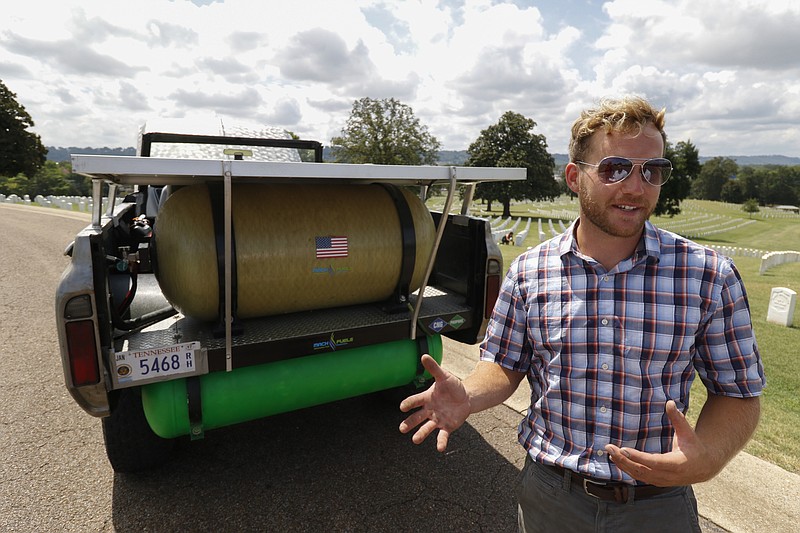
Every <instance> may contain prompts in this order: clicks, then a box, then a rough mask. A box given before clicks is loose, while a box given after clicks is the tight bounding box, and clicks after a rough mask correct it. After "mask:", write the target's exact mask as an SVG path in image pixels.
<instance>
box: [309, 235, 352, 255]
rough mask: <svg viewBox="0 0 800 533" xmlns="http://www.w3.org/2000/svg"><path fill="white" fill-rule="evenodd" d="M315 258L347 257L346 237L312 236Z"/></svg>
mask: <svg viewBox="0 0 800 533" xmlns="http://www.w3.org/2000/svg"><path fill="white" fill-rule="evenodd" d="M314 245H315V247H316V249H317V259H328V258H331V257H347V237H314Z"/></svg>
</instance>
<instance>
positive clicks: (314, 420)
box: [0, 204, 721, 532]
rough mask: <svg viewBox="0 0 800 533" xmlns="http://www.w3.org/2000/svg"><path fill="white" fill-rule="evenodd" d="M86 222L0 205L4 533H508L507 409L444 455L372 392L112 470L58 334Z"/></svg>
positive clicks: (510, 453) (485, 417)
mask: <svg viewBox="0 0 800 533" xmlns="http://www.w3.org/2000/svg"><path fill="white" fill-rule="evenodd" d="M87 222H88V219H87V218H86V217H85V216H81V215H73V214H62V213H61V212H59V211H55V210H49V209H41V208H34V207H15V206H7V205H2V204H0V407H1V408H0V453H2V463H0V530H1V531H24V532H30V531H81V532H85V531H348V532H361V531H363V532H367V531H369V532H384V531H385V532H403V531H414V532H418V531H424V532H437V531H443V532H451V531H470V532H482V531H486V532H502V531H516V503H515V497H514V493H513V487H514V484H515V481H516V478H517V475H518V473H519V469H520V468H521V466H522V463H523V452H522V449H521V448H520V446H519V445H518V444H517V443H516V430H515V428H516V425H517V423H518V422H519V414H518V413H516V412H514V411H513V410H511V409H510V408H508V407H505V406H499V407H496V408H494V409H491V410H489V411H486V412H483V413H480V414H478V415H475V416H473V417H471V418H470V420H469V423H468V424H467V425H466V426H465V427H463V428H461V429H460V430H459V431H458V432H456V433H455V434H454V435H453V436H452V437H451V440H450V447H449V449H448V452H447V453H445V454H440V453H438V452H436V450H435V448H434V445H433V442H426V443H424V444H423V445H421V446H415V445H413V444H412V443H411V441H410V438H409V437H408V436H405V435H401V434H400V433H399V432H398V431H397V426H398V424H399V423H400V421H401V419H402V417H403V415H402V414H401V413H400V412H399V411H398V409H397V407H396V404H395V403H394V402H389V401H386V399H385V398H383V397H381V396H380V395H375V396H369V397H364V398H358V399H352V400H346V401H343V402H339V403H336V404H331V405H325V406H321V407H317V408H311V409H306V410H303V411H299V412H295V413H290V414H286V415H281V416H277V417H273V418H270V419H266V420H261V421H256V422H252V423H247V424H241V425H239V426H235V427H231V428H226V429H221V430H215V431H209V432H207V433H206V438H205V439H204V440H202V441H197V442H192V443H188V442H187V443H186V445H185V446H183V447H182V449H180V450H179V453H178V454H177V455H176V456H175V457H174V458H173V460H172V462H171V463H170V464H169V465H168V466H167V467H165V468H163V469H161V470H159V471H154V472H149V473H146V474H138V475H121V474H115V473H114V472H113V471H112V470H111V467H110V466H109V465H108V462H107V460H106V457H105V451H104V448H103V439H102V432H101V429H100V422H99V420H97V419H95V418H92V417H91V416H89V415H87V414H85V413H84V412H83V411H82V410H81V409H80V408H79V407H78V406H77V405H76V404H75V403H74V402H73V401H72V399H71V397H70V396H69V394H68V393H67V392H66V389H65V388H64V385H63V378H62V371H61V362H60V358H59V355H58V344H57V339H56V333H55V326H54V317H53V313H54V311H53V307H54V291H55V287H56V284H57V283H58V279H59V277H60V275H61V272H62V271H63V270H64V268H65V267H66V266H67V264H68V259H67V258H66V257H64V256H63V255H62V251H63V250H64V248H65V246H66V245H67V244H68V243H69V242H70V241H71V240H72V238H73V237H74V235H75V233H77V231H78V230H79V229H80V228H82V227H83V226H84V225H86V223H87ZM451 356H452V357H456V355H455V354H453V353H452V350H451V352H450V353H446V354H445V358H447V357H451ZM446 361H447V359H446ZM704 531H707V532H710V531H721V530H720V529H717V528H715V527H714V526H713V524H704Z"/></svg>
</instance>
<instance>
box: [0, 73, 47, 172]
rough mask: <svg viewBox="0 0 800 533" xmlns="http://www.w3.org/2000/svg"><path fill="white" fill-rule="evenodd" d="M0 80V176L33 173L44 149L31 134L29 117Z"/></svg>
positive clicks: (43, 159)
mask: <svg viewBox="0 0 800 533" xmlns="http://www.w3.org/2000/svg"><path fill="white" fill-rule="evenodd" d="M16 98H17V95H16V94H14V93H13V92H11V91H10V90H9V89H8V87H6V85H5V83H3V81H2V80H0V176H16V175H17V174H24V175H26V176H28V177H31V176H33V175H34V174H36V171H37V170H39V169H40V168H41V167H42V165H44V162H45V159H46V157H47V149H46V148H45V147H44V145H43V144H42V141H41V139H40V138H39V136H38V135H36V134H35V133H33V132H31V131H28V128H30V127H33V119H32V118H31V116H30V115H29V114H28V112H27V111H25V107H23V106H22V105H21V104H20V103H19V102H17V100H16Z"/></svg>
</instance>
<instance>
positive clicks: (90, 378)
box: [66, 320, 100, 387]
mask: <svg viewBox="0 0 800 533" xmlns="http://www.w3.org/2000/svg"><path fill="white" fill-rule="evenodd" d="M66 330H67V350H69V368H70V372H71V373H72V384H73V385H74V386H76V387H81V386H83V385H95V384H97V383H99V382H100V370H99V369H98V367H97V344H95V340H94V325H93V324H92V321H91V320H78V321H75V322H68V323H67V325H66Z"/></svg>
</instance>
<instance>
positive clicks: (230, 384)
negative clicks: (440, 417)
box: [142, 335, 442, 438]
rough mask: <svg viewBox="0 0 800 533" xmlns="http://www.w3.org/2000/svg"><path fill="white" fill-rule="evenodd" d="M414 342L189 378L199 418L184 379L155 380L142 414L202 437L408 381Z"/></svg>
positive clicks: (165, 430) (436, 353)
mask: <svg viewBox="0 0 800 533" xmlns="http://www.w3.org/2000/svg"><path fill="white" fill-rule="evenodd" d="M427 341H428V353H429V354H430V355H431V356H432V357H433V358H434V359H436V361H438V362H439V363H441V361H442V339H441V337H440V336H439V335H433V336H429V337H427ZM418 346H419V345H418V343H417V342H416V341H414V340H400V341H394V342H387V343H384V344H376V345H372V346H365V347H361V348H352V349H349V350H341V351H336V352H328V353H324V354H316V355H309V356H306V357H300V358H295V359H287V360H284V361H277V362H273V363H266V364H263V365H258V366H249V367H244V368H238V369H235V370H232V371H231V372H214V373H211V374H206V375H203V376H200V377H199V378H189V379H198V380H199V398H200V402H199V406H200V409H199V411H200V413H201V414H202V415H201V419H200V420H197V416H195V417H194V418H195V420H190V416H189V400H188V399H187V398H188V397H189V396H188V393H187V384H186V381H187V379H177V380H173V381H163V382H160V383H152V384H149V385H145V386H143V387H142V404H143V406H144V413H145V416H146V417H147V421H148V423H149V424H150V427H151V428H152V429H153V431H154V432H155V433H156V435H158V436H160V437H163V438H174V437H178V436H181V435H192V436H193V437H199V436H202V434H203V431H204V430H207V429H214V428H220V427H224V426H229V425H232V424H236V423H239V422H246V421H248V420H255V419H258V418H263V417H266V416H271V415H276V414H280V413H286V412H289V411H293V410H296V409H302V408H305V407H311V406H313V405H321V404H324V403H329V402H334V401H337V400H342V399H345V398H351V397H354V396H361V395H364V394H369V393H372V392H376V391H380V390H385V389H391V388H394V387H401V386H404V385H408V384H410V383H413V382H414V381H415V380H416V379H417V378H418V377H419V375H418V368H419V358H420V353H419V348H418ZM425 377H426V378H429V377H430V376H428V375H427V373H426V374H425ZM195 401H196V400H195ZM195 410H197V409H195Z"/></svg>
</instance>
